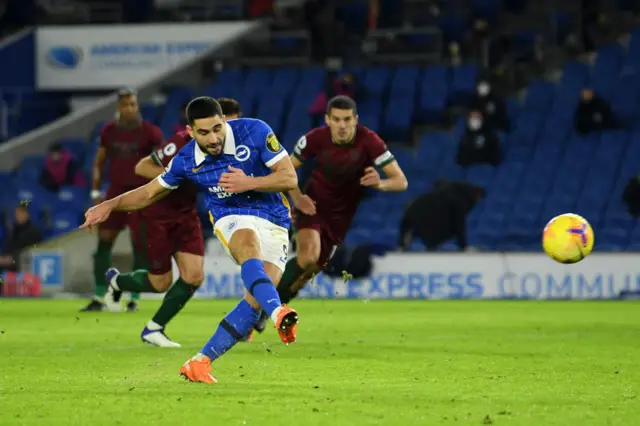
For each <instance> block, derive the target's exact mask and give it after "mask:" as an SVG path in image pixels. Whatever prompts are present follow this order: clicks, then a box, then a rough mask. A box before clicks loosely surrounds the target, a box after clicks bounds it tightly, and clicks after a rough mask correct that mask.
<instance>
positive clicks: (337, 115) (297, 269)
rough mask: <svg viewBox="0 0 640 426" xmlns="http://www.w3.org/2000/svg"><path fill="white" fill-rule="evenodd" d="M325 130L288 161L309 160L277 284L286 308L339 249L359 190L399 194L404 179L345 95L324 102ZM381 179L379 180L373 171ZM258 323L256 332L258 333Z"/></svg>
mask: <svg viewBox="0 0 640 426" xmlns="http://www.w3.org/2000/svg"><path fill="white" fill-rule="evenodd" d="M325 121H326V123H327V126H324V127H318V128H315V129H313V130H311V131H310V132H309V133H307V134H306V135H304V136H303V137H301V138H300V140H298V142H297V144H296V147H295V148H294V151H293V155H292V156H291V161H292V162H293V165H294V167H295V168H296V169H298V168H300V167H301V166H302V165H303V163H304V162H305V161H307V160H311V159H313V158H315V160H316V162H317V164H316V167H315V169H314V170H313V173H312V174H311V179H310V182H309V184H308V186H307V188H306V193H304V194H303V193H302V191H300V190H299V189H298V190H295V191H291V192H290V193H289V195H290V196H291V198H292V200H293V202H294V204H295V207H296V216H295V229H296V230H297V233H296V243H297V244H296V247H297V253H296V257H294V258H292V259H290V260H289V261H288V262H287V266H286V268H285V271H284V273H283V275H282V279H281V280H280V283H279V284H278V293H279V294H280V298H281V299H282V303H289V301H291V299H293V298H294V297H295V296H296V295H297V293H298V291H299V290H300V289H301V288H302V287H303V286H304V284H305V283H306V282H307V281H308V280H309V279H310V278H311V277H312V276H313V275H314V274H316V273H318V272H319V271H320V270H322V269H323V268H324V267H326V266H327V263H328V262H329V260H330V259H331V256H333V253H334V252H335V250H336V249H337V248H338V246H340V245H341V244H342V242H343V241H344V238H345V236H346V234H347V230H348V229H349V225H350V224H351V220H352V219H353V216H354V215H355V213H356V209H357V208H358V204H359V203H360V200H361V199H362V195H363V194H364V191H365V188H373V189H377V190H378V191H394V192H395V191H398V192H399V191H405V190H406V189H407V186H408V184H407V178H406V177H405V175H404V173H403V172H402V169H401V168H400V166H399V165H398V162H397V161H396V160H395V158H394V156H393V154H391V152H390V151H389V150H388V149H387V146H386V144H385V143H384V142H383V141H382V139H380V137H379V136H378V135H377V134H376V133H375V132H373V131H372V130H369V129H368V128H366V127H364V126H362V125H359V124H358V113H357V106H356V103H355V102H354V101H353V100H352V99H351V98H348V97H346V96H337V97H335V98H333V99H331V100H330V101H329V104H328V106H327V113H326V116H325ZM376 169H380V170H382V172H383V173H384V174H385V175H386V178H385V179H381V178H380V175H379V174H378V171H377V170H376ZM261 320H262V318H261ZM264 324H265V322H264V321H260V322H259V323H258V324H257V325H256V330H258V331H262V330H264Z"/></svg>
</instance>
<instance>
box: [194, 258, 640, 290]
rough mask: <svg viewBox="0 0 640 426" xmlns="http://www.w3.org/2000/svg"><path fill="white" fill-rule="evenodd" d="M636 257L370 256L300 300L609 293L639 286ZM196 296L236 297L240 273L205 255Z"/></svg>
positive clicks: (318, 282) (320, 281)
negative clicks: (349, 274) (368, 270)
mask: <svg viewBox="0 0 640 426" xmlns="http://www.w3.org/2000/svg"><path fill="white" fill-rule="evenodd" d="M639 264H640V255H634V254H593V255H591V256H590V257H588V258H586V259H585V260H583V261H582V262H581V263H578V264H575V265H562V264H559V263H556V262H554V261H552V260H551V259H549V258H548V257H546V256H545V255H543V254H430V255H426V254H408V255H407V254H392V255H388V256H386V257H382V258H375V267H374V272H373V274H372V276H371V277H370V278H367V279H364V280H346V281H345V280H343V279H342V278H337V279H334V278H330V277H327V276H323V275H319V276H317V277H316V278H315V280H314V281H313V283H311V284H309V285H308V286H307V287H306V288H305V290H304V291H303V292H302V295H303V296H302V297H307V298H327V299H335V298H350V299H356V298H360V299H405V298H410V299H513V298H518V299H609V298H615V297H617V296H618V294H619V293H620V292H621V291H623V290H634V291H640V268H638V265H639ZM205 276H206V278H205V282H204V284H203V285H202V287H201V288H200V290H199V292H198V295H199V296H200V297H216V298H227V297H232V298H239V297H241V296H242V292H243V289H244V285H243V283H242V279H241V277H240V271H239V269H238V268H237V266H236V265H234V264H233V263H232V262H231V261H230V260H229V259H228V258H227V257H224V255H223V256H218V255H215V256H210V255H209V256H208V257H207V259H206V261H205Z"/></svg>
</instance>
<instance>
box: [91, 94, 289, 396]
mask: <svg viewBox="0 0 640 426" xmlns="http://www.w3.org/2000/svg"><path fill="white" fill-rule="evenodd" d="M186 115H187V119H188V126H187V130H188V131H189V134H190V135H191V136H192V137H193V140H192V141H191V142H189V143H188V144H187V145H185V146H184V147H183V148H182V149H181V150H180V152H179V153H178V154H177V155H176V156H175V157H174V158H173V160H171V162H170V163H169V166H168V167H167V168H166V170H165V172H164V173H163V174H162V175H160V176H159V177H157V178H156V179H154V180H152V181H151V182H149V183H148V184H146V185H144V186H142V187H140V188H138V189H135V190H133V191H129V192H127V193H125V194H122V195H120V196H118V197H116V198H112V199H110V200H107V201H105V202H103V203H101V204H99V205H97V206H95V207H92V208H90V209H89V210H87V212H86V213H85V219H86V220H85V223H84V224H83V225H82V226H81V228H89V229H91V228H92V227H93V226H94V225H97V224H99V223H102V222H104V221H105V220H107V218H108V217H109V215H110V214H111V212H113V211H123V210H125V211H126V210H139V209H142V208H144V207H146V206H148V205H150V204H152V203H153V202H154V201H155V200H157V199H159V198H161V197H162V196H163V195H165V194H166V193H167V192H168V191H171V190H173V189H176V188H177V187H178V186H179V185H180V183H181V182H184V181H185V180H189V181H191V182H193V183H194V184H195V185H196V186H197V188H198V190H199V191H202V192H204V193H206V194H207V196H206V201H205V203H206V206H207V208H208V209H209V214H210V217H211V220H212V221H213V222H214V232H215V234H216V236H217V237H218V240H219V241H220V242H221V243H222V245H223V246H224V248H225V250H226V251H227V253H229V254H230V256H231V257H232V258H233V259H234V260H235V262H237V263H238V264H239V265H240V266H241V275H242V280H243V281H244V284H245V287H246V290H247V291H246V292H245V297H244V299H243V300H241V301H240V303H239V304H238V305H237V306H236V307H235V308H234V309H233V310H232V311H231V312H229V314H228V315H227V316H226V317H225V318H224V319H223V320H222V321H221V322H220V325H219V326H218V328H217V330H216V332H215V334H214V335H213V336H212V337H211V339H210V340H209V341H208V342H207V344H206V345H205V346H204V348H203V349H202V351H201V352H200V353H198V354H197V355H196V356H194V357H193V358H192V359H190V360H189V361H187V362H186V363H185V364H184V365H183V366H182V368H181V369H180V374H181V375H182V376H183V377H185V378H186V379H188V380H190V381H193V382H205V383H216V379H215V378H214V377H213V375H212V374H211V361H213V360H215V359H217V358H219V357H220V356H221V355H222V354H224V353H225V352H226V351H228V350H229V349H231V348H232V347H233V346H234V345H235V344H236V343H237V342H238V341H241V340H242V339H243V338H244V337H245V336H246V335H247V334H249V332H250V331H251V330H252V328H253V326H254V324H255V323H256V322H257V321H258V318H259V317H260V309H264V310H265V312H266V313H267V314H268V315H269V316H270V317H271V318H272V319H273V321H274V323H275V325H276V328H277V329H278V333H279V335H280V338H281V339H282V341H283V342H284V343H286V344H288V343H292V342H295V339H296V334H295V331H296V324H297V322H298V314H297V313H296V311H294V310H293V309H291V308H289V307H287V306H286V305H283V304H282V303H281V302H280V298H279V296H278V292H277V291H276V288H275V286H274V283H275V284H276V285H277V283H278V282H279V281H280V277H281V276H282V272H283V271H284V268H285V265H286V263H287V254H288V246H289V235H288V228H289V226H290V223H291V216H290V206H289V204H288V201H287V198H286V197H285V196H284V194H283V192H285V191H289V190H291V189H294V188H296V187H297V185H298V179H297V176H296V172H295V170H294V168H293V165H292V163H291V160H290V159H289V155H288V154H287V151H286V150H285V149H284V148H282V146H281V145H280V143H279V142H278V139H277V138H276V136H275V135H274V134H273V131H272V130H271V128H270V127H269V126H268V125H267V124H266V123H265V122H263V121H261V120H255V119H251V118H239V119H236V120H231V121H229V122H227V121H226V120H225V117H224V115H223V114H222V110H221V108H220V104H218V102H217V101H216V100H215V99H213V98H209V97H200V98H195V99H193V100H192V101H191V102H190V103H189V105H188V106H187V111H186Z"/></svg>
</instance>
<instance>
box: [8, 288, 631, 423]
mask: <svg viewBox="0 0 640 426" xmlns="http://www.w3.org/2000/svg"><path fill="white" fill-rule="evenodd" d="M158 304H159V301H143V302H142V309H141V312H139V313H134V314H127V313H121V314H112V313H97V314H83V313H78V312H77V309H78V308H79V307H80V305H81V301H79V300H75V301H74V300H71V301H70V300H34V301H31V300H8V299H5V300H2V299H0V330H1V333H0V365H1V368H0V425H3V426H6V425H64V426H70V425H110V426H113V425H225V426H226V425H238V426H241V425H247V426H251V425H256V426H269V425H274V426H275V425H277V426H282V425H294V424H295V425H304V426H315V425H327V426H329V425H331V426H334V425H358V426H360V425H403V426H414V425H482V424H494V425H497V426H500V425H523V426H524V425H527V426H530V425H545V426H551V425H562V426H568V425H576V426H588V425H594V426H595V425H598V426H601V425H621V426H622V425H624V426H627V425H628V426H631V425H637V424H640V398H639V397H638V394H639V392H640V310H639V308H640V305H639V304H638V303H633V302H627V303H616V302H591V303H588V302H497V301H485V302H471V301H446V302H436V301H369V302H365V301H299V302H296V303H295V307H296V308H297V309H298V312H299V313H300V320H301V323H300V326H299V330H298V342H297V343H296V344H294V345H290V346H284V345H283V344H282V343H280V341H279V339H278V337H277V335H276V332H275V330H274V329H272V328H269V329H268V330H267V332H265V334H264V335H262V336H259V337H257V338H256V339H255V341H254V342H253V343H242V344H239V345H238V346H236V347H235V348H234V349H233V350H232V351H231V352H229V353H228V354H227V355H225V356H224V357H222V358H221V359H220V360H218V361H216V362H215V364H214V375H215V376H216V377H217V378H218V381H219V383H218V384H217V385H204V384H194V383H188V382H185V381H183V380H182V379H181V378H180V377H179V376H178V370H179V368H180V365H181V364H182V363H183V362H184V361H186V360H187V359H188V358H189V357H191V356H192V355H194V354H195V353H196V352H197V351H198V349H200V348H201V346H202V344H203V343H204V342H205V341H206V340H207V339H208V338H209V336H210V334H211V333H212V332H213V331H214V329H215V328H216V326H217V323H218V321H219V320H220V318H221V317H222V315H223V313H224V312H225V311H227V310H229V309H230V308H231V307H232V306H233V305H234V304H235V301H231V300H208V301H207V300H197V301H193V302H192V303H190V304H189V305H188V306H187V307H186V308H185V309H184V311H183V312H182V314H181V315H179V316H178V317H177V318H176V319H175V321H174V323H172V324H171V325H170V327H169V329H168V334H169V335H170V336H171V337H172V338H174V339H175V340H176V341H179V342H181V343H182V344H183V345H184V347H183V348H181V349H177V350H172V349H158V348H154V347H150V346H148V345H143V344H142V343H140V340H139V333H140V331H141V329H142V327H143V326H144V324H145V323H146V321H147V320H148V318H149V317H150V316H151V314H152V313H153V311H154V310H155V309H156V307H157V306H158Z"/></svg>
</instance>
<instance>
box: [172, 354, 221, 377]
mask: <svg viewBox="0 0 640 426" xmlns="http://www.w3.org/2000/svg"><path fill="white" fill-rule="evenodd" d="M180 375H181V376H182V377H184V378H185V379H187V380H189V381H190V382H198V383H218V381H217V380H216V378H215V377H213V374H211V360H210V359H209V358H208V357H206V356H204V355H196V356H194V357H193V358H191V359H190V360H189V361H187V362H185V363H184V365H183V366H182V367H181V368H180Z"/></svg>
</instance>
